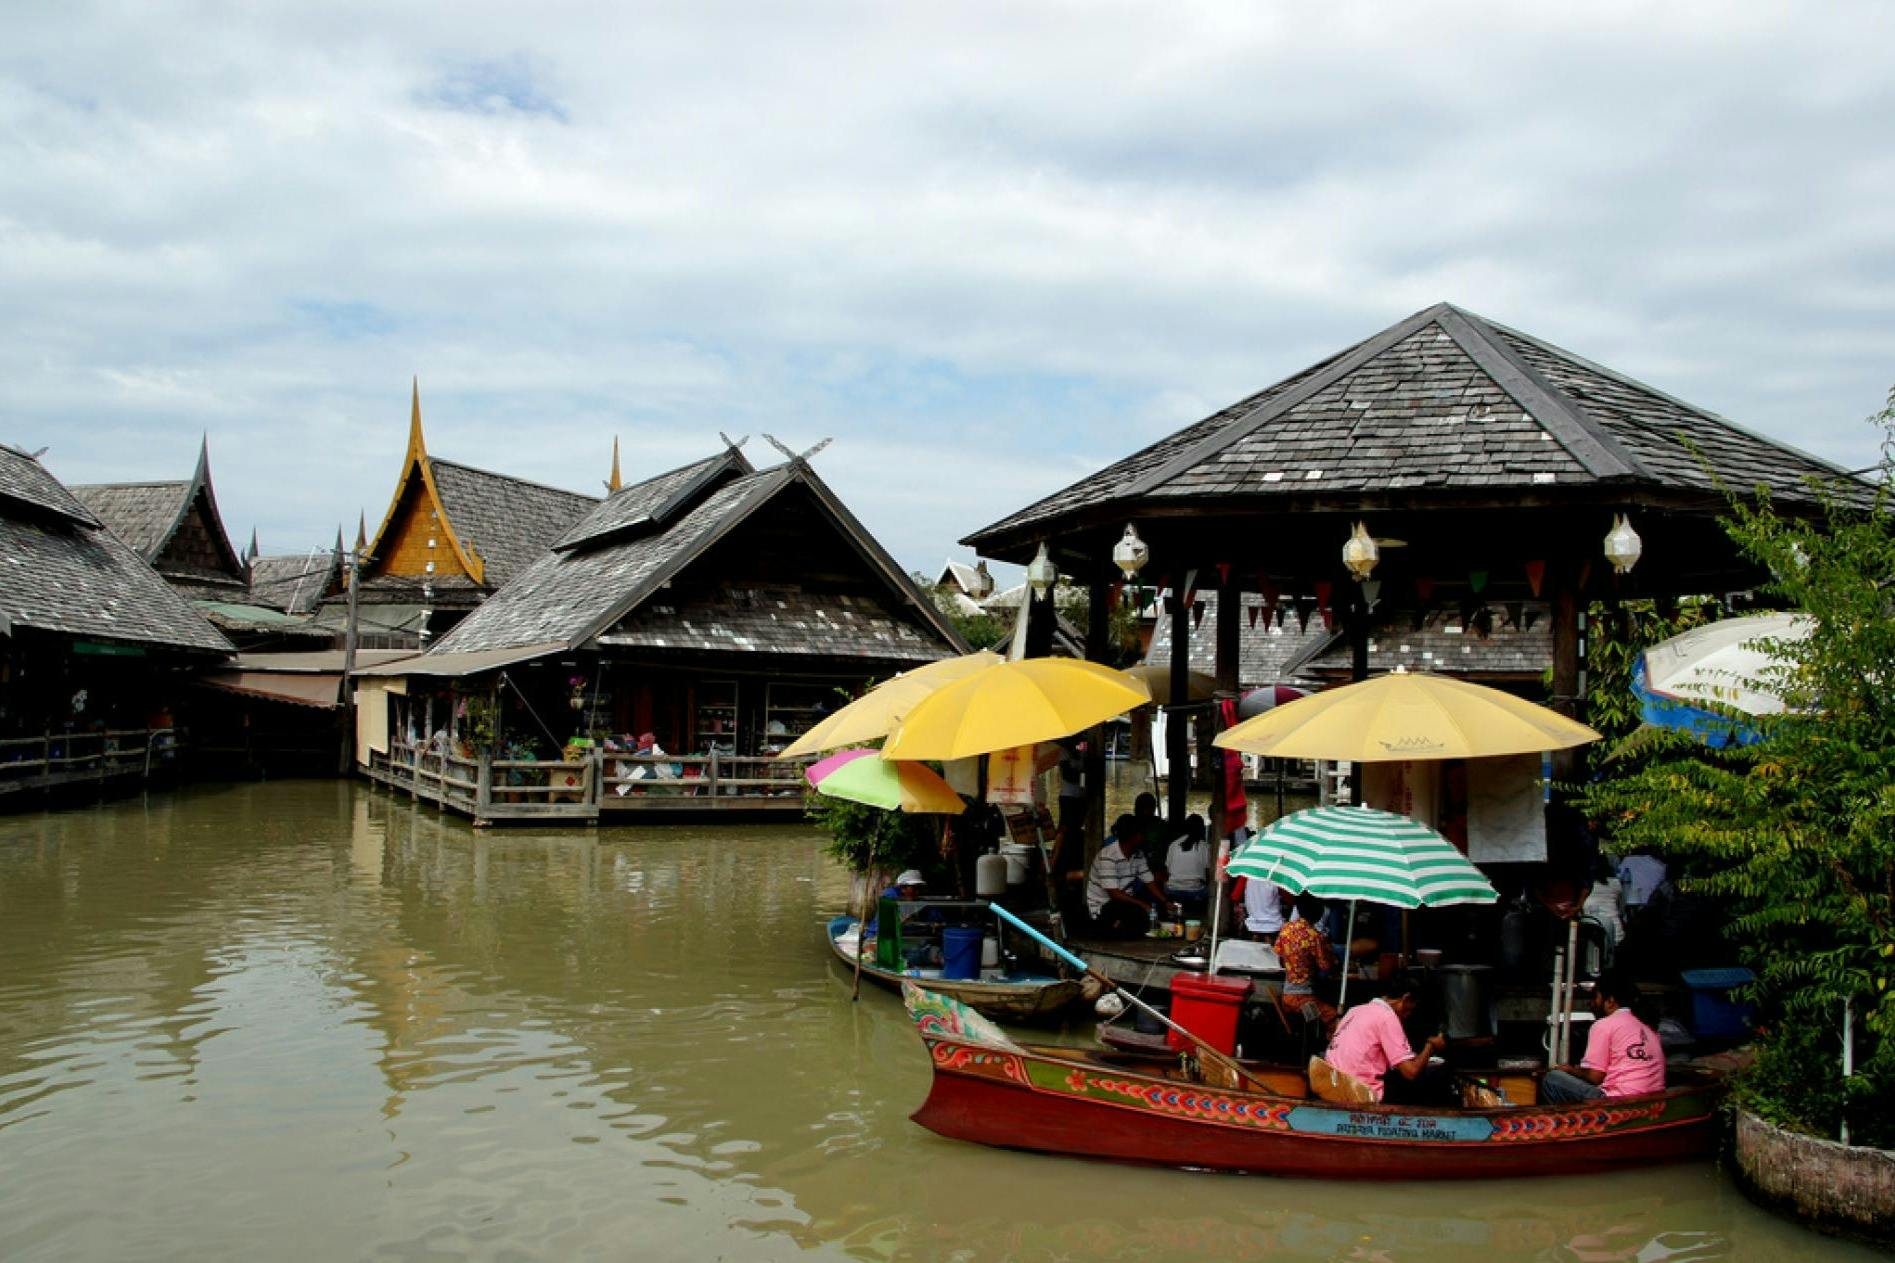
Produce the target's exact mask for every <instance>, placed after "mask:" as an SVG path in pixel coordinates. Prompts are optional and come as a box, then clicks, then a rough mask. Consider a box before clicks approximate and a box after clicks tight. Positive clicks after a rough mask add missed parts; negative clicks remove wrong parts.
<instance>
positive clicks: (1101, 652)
mask: <svg viewBox="0 0 1895 1263" xmlns="http://www.w3.org/2000/svg"><path fill="white" fill-rule="evenodd" d="M1111 599H1112V585H1111V583H1110V582H1109V581H1108V580H1107V578H1106V577H1105V576H1104V575H1097V576H1094V578H1093V580H1092V583H1091V585H1090V586H1089V588H1088V590H1087V605H1086V658H1087V660H1088V661H1091V662H1102V663H1106V664H1107V665H1110V660H1111V658H1112V656H1113V655H1112V645H1111V638H1112V610H1111V608H1110V606H1109V605H1108V602H1110V601H1111ZM1110 732H1111V730H1110V729H1109V728H1107V727H1106V726H1105V725H1104V724H1099V725H1098V726H1096V727H1095V728H1093V729H1092V730H1091V731H1090V732H1088V733H1087V734H1086V762H1085V775H1086V828H1085V836H1084V838H1083V840H1081V839H1068V840H1067V841H1068V844H1069V845H1071V844H1075V843H1080V842H1081V841H1083V845H1082V846H1081V849H1079V850H1077V851H1075V852H1073V853H1070V854H1065V855H1063V856H1062V861H1063V862H1064V864H1065V865H1066V867H1067V868H1068V869H1073V868H1085V867H1087V866H1088V865H1090V864H1091V863H1092V857H1093V856H1094V855H1097V854H1098V853H1099V848H1100V847H1102V846H1104V845H1105V771H1106V758H1105V746H1106V741H1107V739H1108V736H1109V735H1110Z"/></svg>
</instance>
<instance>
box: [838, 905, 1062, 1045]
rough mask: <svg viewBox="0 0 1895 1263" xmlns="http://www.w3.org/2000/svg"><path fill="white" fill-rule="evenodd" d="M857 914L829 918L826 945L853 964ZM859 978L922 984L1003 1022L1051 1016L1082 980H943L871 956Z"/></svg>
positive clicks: (994, 974)
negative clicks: (878, 961) (881, 962)
mask: <svg viewBox="0 0 1895 1263" xmlns="http://www.w3.org/2000/svg"><path fill="white" fill-rule="evenodd" d="M855 923H856V922H855V918H854V917H850V916H841V917H836V918H835V919H834V920H832V921H830V922H829V947H830V950H832V951H833V952H835V954H836V958H837V959H838V960H840V961H841V962H842V963H843V964H844V965H845V966H847V967H848V968H850V969H854V968H855V952H856V936H855V934H854V930H855ZM862 976H863V977H864V978H869V979H872V980H874V981H875V982H877V983H879V984H881V985H882V986H884V987H888V988H889V989H891V990H895V991H899V990H901V988H902V985H903V984H904V983H913V984H916V985H918V986H921V987H926V988H927V989H928V990H930V991H932V992H936V993H938V994H941V995H945V996H949V997H951V998H952V999H954V1000H957V1001H959V1002H960V1003H962V1004H964V1005H967V1006H968V1007H970V1008H972V1009H973V1010H974V1011H975V1012H976V1013H978V1014H982V1015H984V1016H986V1017H990V1018H993V1019H995V1020H997V1021H1002V1022H1031V1021H1035V1020H1037V1019H1042V1018H1049V1017H1052V1016H1054V1015H1056V1014H1057V1013H1059V1012H1060V1010H1062V1009H1064V1008H1066V1007H1067V1006H1068V1005H1070V1004H1072V1003H1073V1002H1074V1001H1076V1000H1078V999H1079V998H1080V996H1081V993H1082V992H1083V990H1084V987H1085V984H1084V983H1083V982H1081V981H1080V980H1078V979H1075V978H1061V977H1058V976H1056V975H1053V974H1050V973H1019V972H1015V973H1007V972H1004V971H1002V970H999V969H983V970H981V972H980V977H978V978H943V977H942V976H941V971H940V970H939V969H909V970H906V971H904V970H898V969H888V968H885V967H883V966H881V965H878V964H876V963H875V960H874V958H873V957H872V956H865V957H863V959H862Z"/></svg>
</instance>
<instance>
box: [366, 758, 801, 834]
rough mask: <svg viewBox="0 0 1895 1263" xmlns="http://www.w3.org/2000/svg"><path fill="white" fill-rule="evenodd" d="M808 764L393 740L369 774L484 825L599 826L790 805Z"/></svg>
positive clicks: (797, 794)
mask: <svg viewBox="0 0 1895 1263" xmlns="http://www.w3.org/2000/svg"><path fill="white" fill-rule="evenodd" d="M806 765H807V760H792V761H787V762H784V761H779V760H777V759H773V758H766V757H758V756H750V755H729V754H718V753H712V754H683V755H665V756H663V757H654V756H652V755H640V754H631V753H622V752H619V751H605V750H599V749H593V750H589V751H587V752H586V753H585V756H584V757H583V758H580V759H496V758H492V757H490V756H488V755H482V756H480V757H479V758H477V759H464V758H460V757H458V756H457V755H454V754H450V753H445V752H442V751H440V750H438V749H430V748H428V747H426V746H420V747H417V746H415V745H413V744H410V743H408V742H404V741H394V742H391V743H390V745H389V749H388V752H387V753H386V754H383V753H380V752H371V753H370V755H369V762H368V766H367V767H366V769H365V770H366V771H367V772H368V774H369V776H370V777H371V778H372V779H374V780H378V781H381V782H383V783H385V784H388V785H391V786H393V787H395V788H398V789H406V790H408V791H409V792H410V793H413V794H414V795H415V796H416V797H420V798H426V799H429V800H430V801H433V802H435V803H438V804H440V805H442V806H445V807H451V808H454V809H457V810H461V811H465V812H467V813H468V814H469V815H471V816H473V817H474V818H475V819H476V820H489V819H496V820H497V819H526V818H532V817H566V818H573V817H580V818H587V819H596V818H597V816H598V814H599V812H600V810H601V809H602V808H604V809H609V810H614V811H620V810H640V809H644V810H665V809H679V810H690V809H699V808H704V809H711V810H715V809H717V808H720V807H732V808H736V807H757V806H783V807H791V806H794V805H795V804H797V803H800V802H801V800H802V794H803V788H804V782H803V768H804V767H805V766H806Z"/></svg>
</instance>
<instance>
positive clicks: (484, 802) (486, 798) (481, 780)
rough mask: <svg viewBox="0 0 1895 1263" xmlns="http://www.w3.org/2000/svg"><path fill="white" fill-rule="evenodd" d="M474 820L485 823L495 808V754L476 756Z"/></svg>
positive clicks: (484, 752)
mask: <svg viewBox="0 0 1895 1263" xmlns="http://www.w3.org/2000/svg"><path fill="white" fill-rule="evenodd" d="M474 764H475V767H474V819H475V820H476V821H484V820H486V818H487V813H488V812H489V810H491V809H492V807H493V752H492V751H490V750H481V751H479V752H478V753H476V754H475V755H474Z"/></svg>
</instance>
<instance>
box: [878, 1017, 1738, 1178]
mask: <svg viewBox="0 0 1895 1263" xmlns="http://www.w3.org/2000/svg"><path fill="white" fill-rule="evenodd" d="M929 1052H930V1054H931V1056H932V1059H933V1062H934V1083H933V1087H932V1088H931V1090H930V1091H929V1093H928V1099H927V1100H926V1101H925V1102H924V1103H923V1104H922V1106H921V1108H920V1109H919V1110H917V1111H916V1112H915V1114H914V1120H915V1121H916V1122H918V1123H920V1124H921V1125H922V1126H924V1127H926V1128H928V1129H929V1130H930V1131H933V1132H936V1133H938V1134H940V1135H943V1136H948V1137H952V1138H954V1139H958V1140H971V1141H976V1142H979V1143H981V1144H989V1145H997V1146H1000V1147H1003V1148H1010V1149H1029V1150H1037V1151H1041V1152H1046V1153H1060V1154H1069V1155H1075V1156H1083V1157H1090V1158H1106V1159H1113V1160H1117V1161H1123V1162H1142V1163H1149V1164H1154V1165H1159V1166H1173V1167H1195V1168H1207V1169H1212V1170H1224V1171H1243V1172H1251V1173H1256V1174H1267V1175H1288V1176H1305V1177H1311V1178H1318V1179H1354V1180H1362V1179H1369V1180H1401V1179H1430V1180H1434V1179H1471V1178H1494V1177H1506V1178H1512V1177H1516V1176H1527V1175H1570V1174H1578V1173H1584V1172H1595V1171H1609V1170H1611V1171H1616V1170H1623V1169H1625V1168H1626V1167H1628V1166H1636V1165H1644V1164H1648V1163H1655V1162H1670V1161H1678V1160H1683V1159H1690V1158H1702V1157H1705V1156H1708V1155H1709V1154H1711V1153H1712V1152H1714V1151H1715V1148H1716V1144H1717V1138H1718V1130H1717V1113H1716V1103H1717V1097H1718V1095H1719V1090H1718V1088H1717V1087H1716V1085H1714V1084H1710V1083H1703V1084H1697V1085H1694V1086H1690V1087H1686V1088H1681V1089H1674V1090H1672V1091H1668V1092H1664V1093H1655V1094H1653V1095H1650V1096H1645V1097H1627V1098H1618V1099H1614V1100H1607V1101H1596V1102H1588V1103H1586V1104H1584V1105H1572V1106H1545V1107H1535V1106H1525V1107H1517V1108H1511V1109H1501V1110H1427V1109H1420V1108H1412V1107H1402V1106H1387V1105H1377V1106H1369V1107H1358V1106H1339V1105H1331V1104H1328V1103H1326V1102H1322V1101H1315V1100H1300V1099H1295V1098H1290V1097H1276V1096H1266V1095H1262V1094H1259V1093H1249V1092H1238V1091H1230V1090H1226V1089H1219V1088H1207V1087H1201V1086H1198V1085H1194V1084H1186V1083H1179V1082H1174V1081H1171V1080H1168V1079H1164V1078H1160V1077H1156V1076H1152V1075H1146V1074H1141V1073H1139V1072H1137V1071H1128V1070H1126V1069H1124V1068H1122V1067H1116V1066H1100V1065H1095V1064H1091V1063H1088V1062H1085V1061H1081V1060H1077V1059H1073V1060H1068V1059H1065V1058H1063V1057H1053V1056H1047V1055H1043V1054H1042V1053H1041V1052H1040V1051H1039V1050H1034V1051H1028V1050H1024V1049H999V1048H991V1047H988V1046H985V1045H981V1044H967V1043H958V1042H954V1041H949V1040H936V1039H930V1040H929Z"/></svg>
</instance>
